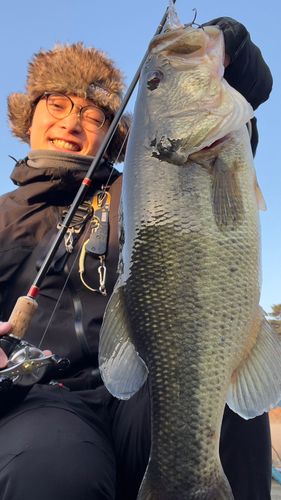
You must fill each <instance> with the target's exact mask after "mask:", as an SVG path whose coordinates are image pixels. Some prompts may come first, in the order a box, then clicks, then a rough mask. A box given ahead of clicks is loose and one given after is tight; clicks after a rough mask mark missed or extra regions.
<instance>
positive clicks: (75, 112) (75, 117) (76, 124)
mask: <svg viewBox="0 0 281 500" xmlns="http://www.w3.org/2000/svg"><path fill="white" fill-rule="evenodd" d="M81 107H82V106H81ZM81 107H80V108H79V105H77V104H75V106H74V107H73V109H72V111H71V113H70V114H69V115H67V116H65V118H62V119H61V120H60V126H61V127H63V128H65V129H66V130H68V131H77V132H79V133H80V132H81V131H83V130H84V129H83V127H82V125H81V122H80V109H81Z"/></svg>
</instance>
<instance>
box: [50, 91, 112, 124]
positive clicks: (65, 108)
mask: <svg viewBox="0 0 281 500" xmlns="http://www.w3.org/2000/svg"><path fill="white" fill-rule="evenodd" d="M44 97H46V106H47V111H48V113H50V115H51V116H53V117H54V118H57V119H58V120H62V119H63V118H65V117H66V116H68V115H70V113H71V112H72V110H73V108H74V106H79V107H80V110H79V112H78V118H79V120H80V123H81V125H82V126H83V127H84V128H85V129H86V130H88V131H90V132H95V131H97V130H99V129H101V128H102V127H103V126H104V124H105V122H106V120H110V119H111V117H110V116H108V115H106V114H105V113H104V112H103V111H102V110H101V109H100V108H96V107H95V106H81V104H78V103H77V102H73V101H72V99H70V97H68V96H67V95H64V94H60V93H59V92H45V93H44V95H43V97H42V98H41V99H43V98H44Z"/></svg>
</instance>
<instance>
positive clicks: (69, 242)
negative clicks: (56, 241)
mask: <svg viewBox="0 0 281 500" xmlns="http://www.w3.org/2000/svg"><path fill="white" fill-rule="evenodd" d="M73 233H74V228H73V227H70V228H68V230H67V233H66V235H65V237H64V244H65V249H66V251H67V252H68V253H72V250H73V236H72V235H73Z"/></svg>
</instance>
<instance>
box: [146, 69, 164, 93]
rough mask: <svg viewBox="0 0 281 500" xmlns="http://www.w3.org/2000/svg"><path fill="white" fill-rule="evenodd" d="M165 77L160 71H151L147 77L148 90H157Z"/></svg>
mask: <svg viewBox="0 0 281 500" xmlns="http://www.w3.org/2000/svg"><path fill="white" fill-rule="evenodd" d="M163 76H164V75H163V73H162V71H161V70H160V69H156V70H153V71H150V73H148V75H147V88H148V90H155V89H157V87H158V85H159V83H160V82H161V80H162V78H163Z"/></svg>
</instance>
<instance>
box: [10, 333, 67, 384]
mask: <svg viewBox="0 0 281 500" xmlns="http://www.w3.org/2000/svg"><path fill="white" fill-rule="evenodd" d="M0 347H1V349H3V351H4V352H5V353H6V355H7V357H8V363H7V368H4V369H3V370H1V371H0V393H4V392H8V391H9V390H11V389H12V387H13V385H18V386H25V387H26V386H30V385H34V384H36V382H38V381H39V380H40V379H41V378H42V377H43V375H44V374H45V372H46V369H47V367H48V365H52V366H55V367H56V368H57V369H58V370H59V371H64V370H66V369H67V368H68V367H69V364H70V362H69V359H67V358H60V357H59V356H56V355H55V354H51V355H50V356H46V355H45V354H44V352H43V351H41V350H40V349H38V348H37V347H35V346H34V345H32V344H29V343H28V342H25V341H24V340H17V339H15V338H13V337H10V336H9V335H3V336H2V337H0Z"/></svg>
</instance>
